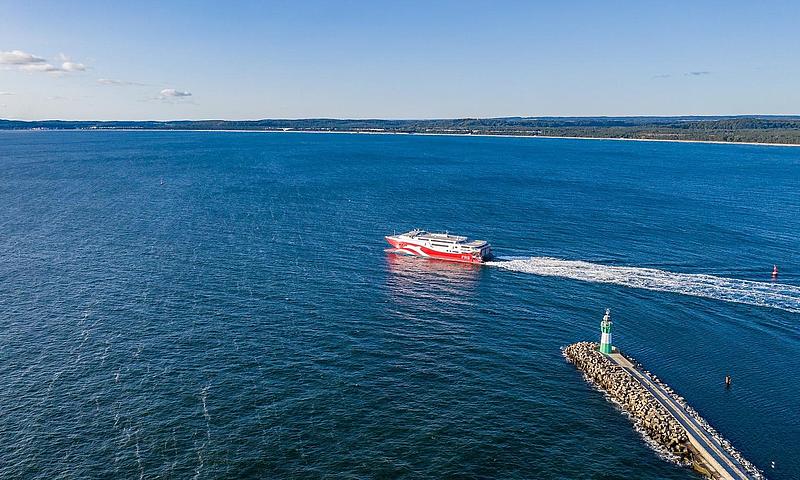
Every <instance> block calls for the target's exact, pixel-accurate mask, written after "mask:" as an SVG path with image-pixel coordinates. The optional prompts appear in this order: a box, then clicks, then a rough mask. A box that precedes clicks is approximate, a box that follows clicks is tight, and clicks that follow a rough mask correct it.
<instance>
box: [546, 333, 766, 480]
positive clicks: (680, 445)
mask: <svg viewBox="0 0 800 480" xmlns="http://www.w3.org/2000/svg"><path fill="white" fill-rule="evenodd" d="M598 347H599V344H597V343H593V342H578V343H574V344H571V345H567V346H566V347H563V348H562V354H563V355H564V358H566V360H567V361H568V362H570V363H572V364H573V365H575V367H576V368H577V369H578V370H579V371H581V372H582V373H583V376H584V378H585V379H586V380H587V382H589V383H590V384H591V385H592V386H594V387H595V388H597V389H598V390H600V391H601V392H603V393H604V394H605V396H606V398H607V399H608V400H610V401H612V402H613V403H614V404H616V405H618V406H619V407H620V409H621V410H622V411H623V412H624V413H626V416H628V417H629V419H630V420H631V421H632V422H633V424H634V426H635V428H636V430H638V431H639V432H640V433H641V434H642V435H643V436H644V437H645V440H647V443H648V444H649V445H650V446H651V447H652V448H654V449H655V450H656V451H657V452H658V453H659V454H661V456H662V457H663V458H665V459H666V460H668V461H672V462H674V463H677V464H679V465H684V466H690V467H692V468H693V469H694V470H695V471H697V472H698V473H700V474H702V475H704V476H706V477H708V478H713V479H756V480H762V479H764V478H765V477H764V473H763V471H761V470H760V469H758V468H757V467H756V466H755V465H753V464H752V463H751V462H749V461H748V460H747V459H745V458H744V456H742V454H741V453H740V452H739V451H737V450H736V449H735V448H734V447H733V445H731V443H730V442H729V441H728V440H726V439H725V438H723V437H722V436H721V435H720V434H719V433H718V432H717V431H716V430H715V429H714V428H713V427H711V425H709V423H708V422H707V421H706V420H705V419H703V418H702V417H701V416H700V415H699V414H698V413H697V411H695V410H694V409H693V408H692V407H691V406H690V405H688V403H687V402H686V400H685V399H684V398H683V397H681V396H680V395H678V394H677V393H676V392H675V391H674V390H672V388H671V387H669V386H668V385H667V384H665V383H664V382H662V381H661V380H660V379H658V377H656V376H655V375H653V374H651V373H650V372H648V371H647V370H645V369H644V368H642V366H641V364H639V363H638V362H636V361H635V360H634V359H633V358H631V357H628V356H626V355H624V354H622V353H621V352H620V351H619V350H617V349H614V351H613V352H612V353H611V354H610V355H608V354H604V353H601V352H600V351H599V350H598Z"/></svg>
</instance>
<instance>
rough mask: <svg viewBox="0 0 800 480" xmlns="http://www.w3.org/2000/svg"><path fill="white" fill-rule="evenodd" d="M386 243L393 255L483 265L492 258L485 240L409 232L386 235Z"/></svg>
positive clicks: (422, 231) (423, 231)
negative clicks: (398, 254)
mask: <svg viewBox="0 0 800 480" xmlns="http://www.w3.org/2000/svg"><path fill="white" fill-rule="evenodd" d="M386 241H387V242H389V244H390V245H391V246H392V247H394V252H395V253H401V254H406V255H417V256H420V257H430V258H437V259H440V260H449V261H451V262H463V263H483V262H485V261H486V260H488V259H489V258H491V256H492V247H491V245H489V242H487V241H485V240H470V239H469V238H467V237H462V236H459V235H451V234H450V233H447V232H445V233H431V232H426V231H425V230H419V229H415V230H411V231H410V232H406V233H401V234H399V235H388V236H386Z"/></svg>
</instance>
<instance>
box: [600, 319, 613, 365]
mask: <svg viewBox="0 0 800 480" xmlns="http://www.w3.org/2000/svg"><path fill="white" fill-rule="evenodd" d="M600 332H601V334H600V353H606V354H608V353H611V348H612V347H611V309H608V308H606V314H605V315H604V316H603V321H602V322H600Z"/></svg>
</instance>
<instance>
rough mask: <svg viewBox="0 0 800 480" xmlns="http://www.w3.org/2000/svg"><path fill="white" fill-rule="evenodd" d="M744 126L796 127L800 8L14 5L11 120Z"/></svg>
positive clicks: (7, 106) (6, 33)
mask: <svg viewBox="0 0 800 480" xmlns="http://www.w3.org/2000/svg"><path fill="white" fill-rule="evenodd" d="M746 114H800V2H797V1H760V2H753V1H739V0H728V1H702V0H698V1H691V2H689V1H686V2H684V1H670V2H647V1H645V2H643V1H602V2H601V1H580V0H574V1H569V2H554V1H547V2H543V1H542V2H539V1H520V2H515V1H498V2H487V1H470V0H461V1H444V0H442V1H436V0H430V1H414V0H404V1H396V0H395V1H379V0H373V1H361V2H357V1H347V0H339V1H314V0H307V1H302V2H298V1H266V0H264V1H244V0H242V1H234V0H231V1H226V2H220V1H214V2H211V1H201V0H198V1H181V0H172V1H163V0H162V1H147V0H139V1H135V2H118V1H109V0H105V1H81V0H72V1H68V2H67V1H37V0H25V1H8V0H0V118H7V119H22V120H41V119H67V120H170V119H260V118H319V117H326V118H456V117H459V118H461V117H500V116H599V115H607V116H621V115H746Z"/></svg>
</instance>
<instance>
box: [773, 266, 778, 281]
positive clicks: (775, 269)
mask: <svg viewBox="0 0 800 480" xmlns="http://www.w3.org/2000/svg"><path fill="white" fill-rule="evenodd" d="M772 278H778V266H777V265H773V266H772Z"/></svg>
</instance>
